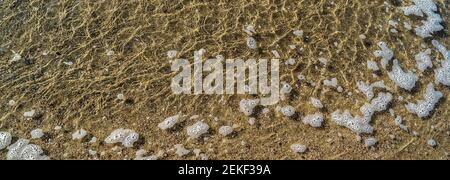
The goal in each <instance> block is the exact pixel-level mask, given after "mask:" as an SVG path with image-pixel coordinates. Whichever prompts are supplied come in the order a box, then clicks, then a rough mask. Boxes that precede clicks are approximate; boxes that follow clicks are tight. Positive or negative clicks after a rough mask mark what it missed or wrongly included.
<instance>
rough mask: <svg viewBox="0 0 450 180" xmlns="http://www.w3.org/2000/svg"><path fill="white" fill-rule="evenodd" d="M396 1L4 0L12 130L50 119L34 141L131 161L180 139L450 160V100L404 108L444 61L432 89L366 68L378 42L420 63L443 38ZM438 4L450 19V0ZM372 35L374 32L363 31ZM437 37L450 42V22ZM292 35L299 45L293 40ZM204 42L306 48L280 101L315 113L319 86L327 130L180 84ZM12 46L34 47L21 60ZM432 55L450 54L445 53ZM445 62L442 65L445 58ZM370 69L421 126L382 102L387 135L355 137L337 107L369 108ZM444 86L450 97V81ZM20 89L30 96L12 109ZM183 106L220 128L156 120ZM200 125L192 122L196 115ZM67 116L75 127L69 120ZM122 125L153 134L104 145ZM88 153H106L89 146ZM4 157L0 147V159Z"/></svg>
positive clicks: (0, 58) (66, 153)
mask: <svg viewBox="0 0 450 180" xmlns="http://www.w3.org/2000/svg"><path fill="white" fill-rule="evenodd" d="M386 2H387V3H386V4H385V1H381V0H353V1H342V0H339V1H338V0H336V1H325V0H301V1H298V0H259V1H255V0H252V1H242V0H239V1H226V0H172V1H160V0H149V1H145V0H132V1H121V0H111V1H104V0H99V1H74V0H43V1H38V0H33V1H30V2H25V1H14V0H3V1H1V2H0V18H1V21H0V47H1V49H0V117H1V118H0V130H2V131H9V132H12V133H13V134H14V136H15V137H22V138H29V136H30V133H29V132H30V131H31V130H33V129H36V128H43V129H44V131H45V132H47V133H46V136H45V137H44V138H43V139H41V140H33V141H32V142H33V143H35V144H38V145H40V146H42V147H43V149H45V150H46V151H47V152H48V153H47V154H48V155H49V156H50V157H51V158H52V159H96V158H98V159H124V158H125V159H131V158H134V153H135V152H136V150H137V149H146V150H148V151H149V152H150V154H152V153H158V152H159V151H165V152H166V155H165V156H164V158H163V159H179V157H178V156H176V155H175V154H174V153H173V152H170V149H172V148H173V147H174V145H175V144H184V145H185V147H186V148H189V149H200V150H201V151H202V152H205V153H206V154H207V155H208V156H209V158H210V159H448V156H447V155H446V153H449V152H450V142H449V135H448V132H449V131H450V127H449V126H450V114H449V113H450V112H449V110H450V106H449V103H448V100H447V99H445V100H444V101H443V102H442V103H441V104H440V105H439V107H438V108H437V109H436V111H435V112H434V113H433V115H432V117H430V118H428V119H426V120H421V119H419V118H417V117H416V116H414V115H413V114H410V113H408V112H407V111H406V109H405V108H404V104H405V102H415V101H416V100H417V99H420V98H421V97H422V94H423V92H424V90H425V87H426V85H427V84H428V83H430V82H433V81H434V73H433V71H431V70H429V71H426V72H425V73H423V74H420V83H419V86H418V87H417V88H416V90H415V91H413V92H412V93H409V92H406V91H404V90H402V89H400V88H396V86H395V85H394V84H393V83H392V82H391V81H390V80H389V78H388V76H387V74H386V73H385V72H381V73H378V74H377V75H378V77H374V76H373V72H372V71H370V70H368V69H367V66H366V62H367V60H374V61H377V62H378V61H379V58H376V57H375V56H374V55H373V52H374V51H375V50H378V47H377V43H378V42H380V41H385V42H387V43H388V44H389V46H390V47H391V48H392V49H394V50H395V54H396V58H397V59H399V60H401V62H402V66H403V67H404V68H406V69H413V68H415V60H414V56H415V55H416V54H417V53H418V52H420V51H423V50H424V49H426V48H423V47H422V45H425V46H427V47H429V48H431V47H432V45H431V39H426V40H423V39H421V38H420V37H418V36H416V35H415V33H414V32H413V31H408V30H407V29H405V28H404V27H403V22H410V23H411V24H412V25H413V26H415V25H419V24H420V19H419V18H413V17H410V16H404V15H403V13H402V12H400V11H399V10H398V6H399V5H400V4H401V5H409V4H411V3H409V2H408V1H405V2H403V3H399V1H396V0H391V1H386ZM436 2H438V4H439V5H440V12H441V15H442V17H443V18H444V20H445V21H446V22H449V18H448V14H449V13H450V12H449V8H448V4H449V1H448V0H439V1H436ZM389 20H397V21H399V22H400V23H399V25H398V27H397V28H396V29H397V30H398V33H391V32H390V30H391V29H392V27H391V26H390V25H389V24H388V21H389ZM447 24H449V23H447ZM246 25H253V26H255V30H256V32H257V34H256V36H255V38H256V39H257V41H258V44H259V48H258V50H250V49H248V48H247V45H246V38H247V34H246V33H245V32H244V31H243V28H244V27H245V26H246ZM296 29H301V30H303V31H304V36H303V38H299V37H296V36H295V35H293V31H294V30H296ZM360 35H365V36H366V37H367V38H366V39H361V38H360ZM433 39H436V40H439V41H440V42H441V43H443V44H444V45H445V46H446V47H448V48H449V47H450V40H449V39H448V28H446V29H445V30H444V31H443V32H440V33H439V34H436V35H435V36H434V38H433ZM289 45H296V47H297V48H296V49H294V50H293V49H290V48H289ZM201 48H204V49H205V50H206V56H208V57H214V56H216V55H219V54H220V55H224V56H225V57H226V58H239V57H243V58H270V57H273V55H272V54H271V51H272V50H277V51H278V52H279V53H280V54H281V56H282V58H281V59H284V60H286V59H288V58H290V57H292V58H295V59H296V60H297V63H296V65H295V66H282V68H281V72H282V73H281V75H282V76H281V77H282V78H281V80H282V81H286V82H289V83H290V84H292V86H293V88H294V91H295V93H293V94H292V95H291V97H290V98H289V100H287V101H283V102H280V103H279V105H280V106H284V105H287V104H290V105H292V106H294V107H295V108H296V109H297V111H298V112H299V114H300V118H301V117H302V116H303V115H306V114H311V113H314V112H315V111H316V110H315V109H314V108H313V107H312V106H311V105H310V104H309V98H310V97H311V96H314V97H317V98H319V99H321V100H322V103H323V104H324V105H325V107H326V108H325V109H324V110H323V113H324V114H325V116H326V119H327V120H326V121H325V127H323V128H321V129H313V128H310V127H307V126H305V125H304V124H303V123H301V119H300V118H299V119H289V118H285V117H282V116H281V115H280V114H279V113H276V112H275V107H271V113H269V114H268V115H258V117H257V125H255V126H251V125H249V124H248V117H246V116H244V115H243V114H242V113H241V112H239V107H238V105H239V101H240V100H241V99H243V98H245V97H246V96H238V95H232V96H231V95H227V96H217V95H214V96H207V95H200V96H188V95H174V94H173V93H172V91H171V89H170V82H171V78H172V77H173V76H174V75H175V73H173V72H171V69H170V66H171V64H170V61H169V59H168V58H167V55H166V54H167V51H169V50H178V51H179V53H180V54H179V57H182V58H190V59H192V57H193V53H194V51H196V50H199V49H201ZM12 51H15V52H17V53H19V54H21V55H22V57H23V58H22V59H21V60H20V61H18V62H14V63H12V62H10V59H11V57H12V55H13V53H12ZM108 52H110V53H108ZM111 52H114V53H111ZM431 56H432V58H433V59H436V58H440V59H442V56H441V55H440V54H438V53H437V52H435V51H433V53H432V55H431ZM321 57H322V58H326V59H328V60H329V64H328V65H327V66H324V65H323V64H321V63H320V62H319V61H318V59H319V58H321ZM67 62H72V63H73V65H70V66H69V65H67V64H65V63H67ZM434 65H435V67H437V66H438V63H437V62H436V61H434ZM299 73H301V74H303V75H304V76H305V77H306V80H305V81H303V82H299V81H298V79H297V75H298V74H299ZM333 77H336V78H337V79H338V81H339V84H340V85H341V86H342V87H343V89H344V92H343V93H339V92H337V91H336V90H334V89H330V88H327V87H325V86H323V85H322V82H323V80H325V79H331V78H333ZM360 80H363V81H368V82H375V81H379V80H384V81H385V82H386V84H387V85H388V86H390V87H393V89H392V91H391V93H393V94H394V95H395V97H399V96H402V97H404V99H405V100H404V101H399V100H396V101H395V102H394V103H393V104H392V107H393V109H394V110H395V111H396V113H397V114H399V115H401V116H402V117H403V118H404V120H405V122H406V124H407V125H408V126H409V127H410V128H411V129H413V130H414V131H416V132H417V133H418V134H419V136H412V135H410V134H408V133H405V132H403V131H401V130H400V129H399V128H398V127H396V126H395V125H394V118H393V117H391V116H390V115H389V113H387V112H386V113H380V114H377V115H376V117H375V119H374V121H373V123H372V124H373V126H374V127H375V128H376V130H377V131H376V133H375V134H374V135H373V136H374V137H376V138H378V139H379V140H380V143H379V145H378V146H377V147H376V148H375V149H368V148H366V147H364V145H363V144H361V143H360V142H357V141H356V140H355V139H356V137H355V136H356V135H355V134H354V133H352V132H351V131H350V130H348V129H345V128H342V127H338V126H337V125H336V124H334V123H333V122H331V120H330V115H329V114H331V113H332V112H334V111H335V110H337V109H349V110H351V111H352V113H357V112H358V109H359V107H360V106H362V105H363V104H364V103H365V102H366V98H365V97H364V95H362V94H361V93H358V92H357V86H356V82H357V81H360ZM437 88H438V89H439V90H440V91H442V92H443V93H444V94H445V95H446V97H448V95H449V93H450V89H449V88H448V87H444V86H437ZM349 93H351V94H352V95H349ZM118 94H124V96H125V100H118V99H117V95H118ZM247 97H251V96H247ZM10 100H14V101H16V102H17V104H16V105H14V106H8V102H9V101H10ZM30 110H36V112H37V114H36V115H35V116H34V118H33V119H31V120H26V119H25V118H24V117H23V113H24V112H26V111H30ZM178 112H182V113H183V114H186V115H188V116H192V115H199V116H200V117H201V118H200V119H203V120H204V121H205V122H207V123H208V124H209V125H210V126H211V129H212V131H211V132H210V134H211V135H210V137H209V138H207V139H205V140H202V141H194V140H186V139H187V135H186V133H185V130H184V129H179V130H178V131H176V132H161V130H160V129H158V128H157V124H158V123H160V122H161V121H162V120H164V119H165V118H167V117H169V116H172V115H175V114H177V113H178ZM215 117H217V118H218V120H215ZM195 122H196V120H189V119H187V120H185V121H184V122H183V125H191V124H193V123H195ZM222 125H235V127H236V129H235V130H236V131H237V132H236V134H235V136H233V137H230V138H222V137H220V136H219V135H218V133H217V131H218V129H219V127H220V126H222ZM55 126H62V127H63V130H61V131H56V130H54V127H55ZM120 127H124V128H129V129H133V130H135V131H136V132H138V133H139V134H140V135H141V137H142V139H141V140H140V141H139V142H138V144H137V146H136V147H135V148H131V149H127V148H123V147H120V146H119V147H120V148H119V149H118V150H117V149H113V148H112V147H113V146H111V145H105V144H104V143H102V142H101V140H103V139H104V138H105V137H106V136H108V134H109V133H110V132H111V131H113V130H114V129H117V128H120ZM80 128H83V129H86V130H87V131H88V132H89V134H90V135H89V136H90V137H92V136H95V137H97V138H98V139H99V141H97V142H96V143H88V142H86V141H88V140H89V139H87V140H85V141H83V142H79V141H73V140H72V139H71V137H72V136H71V135H72V133H73V132H74V131H76V130H78V129H80ZM366 137H369V136H364V137H363V138H366ZM393 137H395V138H393ZM430 138H434V139H436V140H437V141H438V142H439V146H438V147H437V148H435V149H433V148H430V147H428V146H427V145H426V142H427V140H428V139H430ZM293 143H303V144H305V145H307V146H308V147H309V152H308V153H306V154H303V155H298V154H294V153H292V152H291V151H290V148H289V147H290V145H291V144H293ZM88 150H95V151H97V152H98V155H96V156H93V155H89V154H88ZM4 154H5V152H1V153H0V155H1V156H0V159H3V158H4ZM185 158H187V159H196V158H197V157H195V156H193V155H192V156H188V157H185Z"/></svg>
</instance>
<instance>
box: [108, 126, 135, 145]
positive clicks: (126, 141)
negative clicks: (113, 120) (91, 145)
mask: <svg viewBox="0 0 450 180" xmlns="http://www.w3.org/2000/svg"><path fill="white" fill-rule="evenodd" d="M138 140H139V134H138V133H136V132H135V131H133V130H130V129H123V128H120V129H116V130H114V131H113V132H112V133H111V134H110V135H109V136H108V137H107V138H106V139H105V142H106V143H107V144H116V143H122V145H123V146H125V147H128V148H131V147H133V146H134V143H135V142H136V141H138Z"/></svg>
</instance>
